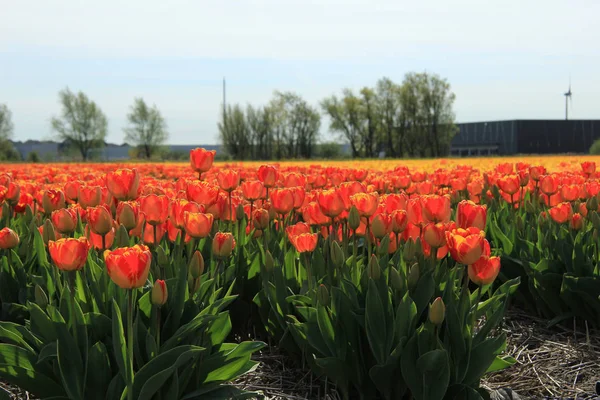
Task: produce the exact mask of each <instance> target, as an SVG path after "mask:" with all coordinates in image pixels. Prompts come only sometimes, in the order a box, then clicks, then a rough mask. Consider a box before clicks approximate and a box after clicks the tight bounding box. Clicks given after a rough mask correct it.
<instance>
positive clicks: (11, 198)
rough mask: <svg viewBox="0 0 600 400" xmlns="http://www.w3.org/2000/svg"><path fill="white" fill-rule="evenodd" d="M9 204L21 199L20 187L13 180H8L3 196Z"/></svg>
mask: <svg viewBox="0 0 600 400" xmlns="http://www.w3.org/2000/svg"><path fill="white" fill-rule="evenodd" d="M4 199H5V200H6V201H7V202H8V203H10V204H16V203H17V202H19V200H20V199H21V187H20V186H19V185H18V184H16V183H15V182H9V184H8V188H7V191H6V197H5V198H4Z"/></svg>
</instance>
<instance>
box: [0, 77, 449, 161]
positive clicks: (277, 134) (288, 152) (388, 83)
mask: <svg viewBox="0 0 600 400" xmlns="http://www.w3.org/2000/svg"><path fill="white" fill-rule="evenodd" d="M58 97H59V103H60V105H61V113H60V115H57V116H54V117H53V118H52V119H51V127H52V130H53V132H54V133H55V137H56V138H57V139H58V140H60V141H61V142H62V144H63V147H66V148H67V149H71V150H72V151H75V152H76V153H77V154H78V155H79V157H80V158H81V159H82V160H84V161H86V160H89V159H90V158H91V157H93V155H94V154H95V153H96V152H97V151H98V149H100V148H102V147H103V146H104V144H105V139H106V135H107V129H108V119H107V117H106V115H105V114H104V113H103V112H102V110H101V109H100V107H99V106H98V105H97V104H96V103H95V102H94V101H92V100H91V99H90V98H88V96H87V95H86V94H85V93H83V92H81V91H80V92H77V93H74V92H72V91H71V90H70V89H69V88H66V89H64V90H61V91H60V92H59V96H58ZM454 99H455V96H454V93H452V91H451V88H450V84H449V83H448V81H447V80H446V79H443V78H441V77H440V76H438V75H436V74H429V73H426V72H424V73H409V74H407V75H406V76H405V77H404V80H403V81H402V82H401V83H399V84H398V83H395V82H393V81H392V80H391V79H389V78H382V79H380V80H379V81H377V83H376V84H375V86H374V87H364V88H362V89H360V90H359V91H357V92H355V91H353V90H352V89H348V88H346V89H343V90H342V91H341V93H340V94H339V95H332V96H330V97H327V98H325V99H323V100H322V101H321V102H320V103H319V104H318V105H317V106H314V105H311V104H309V103H308V102H307V101H306V100H305V99H303V98H302V97H301V96H300V95H298V94H296V93H293V92H279V91H276V92H275V93H274V94H273V97H272V99H271V100H270V101H269V102H268V104H266V105H263V106H256V105H247V106H246V107H243V106H241V105H240V104H233V105H227V106H226V107H224V108H223V111H222V112H221V116H220V118H219V122H218V124H217V129H218V132H219V139H220V141H221V144H222V145H223V150H224V152H225V153H226V154H227V156H228V157H230V158H232V159H236V160H282V159H310V158H314V157H323V158H333V157H338V156H340V155H341V144H340V143H346V144H347V146H348V147H349V149H350V155H351V156H352V157H353V158H357V157H367V158H375V157H378V156H380V154H382V153H383V154H385V156H386V157H440V156H445V155H447V154H448V153H449V150H450V141H451V139H452V137H453V136H454V134H455V132H456V129H457V128H456V126H455V124H454V119H455V117H454V112H453V104H454ZM323 116H326V117H327V119H328V123H329V130H330V131H331V132H332V133H334V134H335V135H336V142H329V143H322V142H321V137H320V131H321V125H322V123H321V118H322V117H323ZM127 121H128V125H127V127H125V128H124V134H125V142H126V143H127V144H129V145H131V146H132V147H133V153H132V154H130V156H132V157H134V158H146V159H150V158H153V157H155V156H156V155H157V154H160V153H161V152H163V151H164V147H163V145H164V144H165V143H166V141H167V140H168V138H169V132H168V130H167V123H166V121H165V119H164V118H163V116H162V114H161V112H160V111H159V110H158V108H157V107H156V106H149V105H148V104H147V103H146V102H145V101H144V99H142V98H135V99H134V102H133V105H132V106H131V107H130V110H129V113H128V114H127ZM13 129H14V126H13V123H12V120H11V113H10V110H9V109H8V107H6V105H0V160H8V159H15V158H20V155H19V154H18V152H16V150H15V149H14V148H13V147H12V145H11V144H10V141H9V140H10V139H11V137H12V133H13ZM163 154H164V153H163Z"/></svg>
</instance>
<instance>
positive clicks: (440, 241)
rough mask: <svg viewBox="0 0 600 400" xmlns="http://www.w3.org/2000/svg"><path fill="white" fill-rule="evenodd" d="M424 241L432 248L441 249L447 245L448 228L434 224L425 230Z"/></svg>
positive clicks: (427, 226) (440, 224)
mask: <svg viewBox="0 0 600 400" xmlns="http://www.w3.org/2000/svg"><path fill="white" fill-rule="evenodd" d="M423 240H424V241H425V242H426V243H427V244H428V245H429V246H431V247H435V248H440V247H443V246H444V245H445V244H446V226H445V225H444V224H443V223H441V222H440V223H437V224H434V223H433V222H431V223H429V224H427V225H425V228H423Z"/></svg>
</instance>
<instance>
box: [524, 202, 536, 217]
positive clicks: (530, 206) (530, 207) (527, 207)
mask: <svg viewBox="0 0 600 400" xmlns="http://www.w3.org/2000/svg"><path fill="white" fill-rule="evenodd" d="M525 211H526V212H527V214H535V206H534V205H533V203H532V202H531V201H529V200H528V201H526V202H525Z"/></svg>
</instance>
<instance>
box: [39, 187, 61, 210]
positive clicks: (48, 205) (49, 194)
mask: <svg viewBox="0 0 600 400" xmlns="http://www.w3.org/2000/svg"><path fill="white" fill-rule="evenodd" d="M42 207H44V211H45V212H46V213H48V214H50V213H52V211H54V210H58V209H61V208H65V207H66V205H65V194H64V193H63V192H62V190H56V189H48V190H46V191H45V192H44V196H43V197H42Z"/></svg>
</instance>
